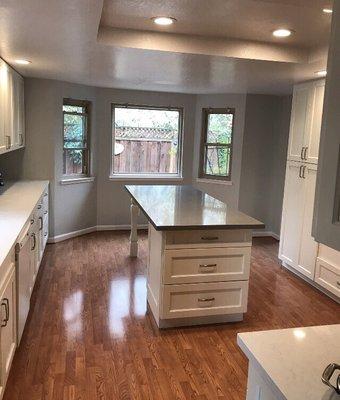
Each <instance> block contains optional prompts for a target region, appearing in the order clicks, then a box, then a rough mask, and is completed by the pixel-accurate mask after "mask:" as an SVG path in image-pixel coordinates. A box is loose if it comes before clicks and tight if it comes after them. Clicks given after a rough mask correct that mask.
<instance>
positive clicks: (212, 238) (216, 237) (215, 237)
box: [201, 236, 218, 240]
mask: <svg viewBox="0 0 340 400" xmlns="http://www.w3.org/2000/svg"><path fill="white" fill-rule="evenodd" d="M201 239H202V240H218V236H202V237H201Z"/></svg>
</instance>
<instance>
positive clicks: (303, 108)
mask: <svg viewBox="0 0 340 400" xmlns="http://www.w3.org/2000/svg"><path fill="white" fill-rule="evenodd" d="M312 94H313V92H312V89H311V85H310V84H303V85H297V86H295V87H294V93H293V104H292V115H291V120H290V133H289V145H288V160H290V161H301V160H302V156H303V147H304V133H305V130H306V129H308V126H307V122H308V115H310V110H311V106H312Z"/></svg>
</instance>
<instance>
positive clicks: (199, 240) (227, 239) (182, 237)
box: [166, 229, 252, 247]
mask: <svg viewBox="0 0 340 400" xmlns="http://www.w3.org/2000/svg"><path fill="white" fill-rule="evenodd" d="M251 241H252V238H251V231H250V230H245V229H236V230H233V229H231V230H192V231H170V232H167V233H166V246H174V245H190V244H192V245H197V244H198V245H201V247H202V245H206V246H207V247H211V246H214V245H215V246H216V243H217V244H218V243H244V242H248V243H251ZM186 247H188V246H186Z"/></svg>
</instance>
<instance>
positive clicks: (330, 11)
mask: <svg viewBox="0 0 340 400" xmlns="http://www.w3.org/2000/svg"><path fill="white" fill-rule="evenodd" d="M322 11H323V12H324V13H325V14H332V12H333V10H332V9H331V8H324V9H323V10H322Z"/></svg>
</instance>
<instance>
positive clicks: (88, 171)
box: [62, 98, 92, 179]
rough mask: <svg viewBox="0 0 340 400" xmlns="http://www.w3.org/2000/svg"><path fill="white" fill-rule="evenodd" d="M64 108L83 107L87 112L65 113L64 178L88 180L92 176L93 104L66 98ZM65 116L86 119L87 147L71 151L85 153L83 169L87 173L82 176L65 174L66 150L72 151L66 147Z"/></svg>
mask: <svg viewBox="0 0 340 400" xmlns="http://www.w3.org/2000/svg"><path fill="white" fill-rule="evenodd" d="M64 106H73V107H83V108H84V109H85V112H83V113H78V112H71V111H64V109H63V110H62V112H63V173H62V176H63V178H70V179H72V178H74V179H77V178H88V177H90V176H91V140H90V139H91V106H92V104H91V102H90V101H88V100H78V99H71V98H64V99H63V107H64ZM65 114H68V115H82V116H85V117H86V129H85V135H84V136H85V140H84V143H85V145H86V146H85V147H75V148H71V150H82V151H83V152H84V159H83V169H84V168H85V172H83V173H80V174H64V166H65V165H64V154H65V150H70V148H67V147H65V136H64V132H65Z"/></svg>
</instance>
